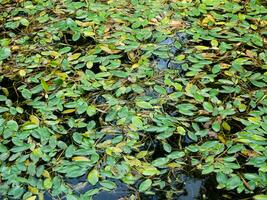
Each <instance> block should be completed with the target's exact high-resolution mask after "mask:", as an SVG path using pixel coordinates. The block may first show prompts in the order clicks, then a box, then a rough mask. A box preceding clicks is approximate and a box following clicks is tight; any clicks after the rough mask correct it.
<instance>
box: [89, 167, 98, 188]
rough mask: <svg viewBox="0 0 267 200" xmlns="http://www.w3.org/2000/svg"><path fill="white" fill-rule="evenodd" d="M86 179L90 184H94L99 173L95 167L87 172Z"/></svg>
mask: <svg viewBox="0 0 267 200" xmlns="http://www.w3.org/2000/svg"><path fill="white" fill-rule="evenodd" d="M87 180H88V181H89V183H90V184H91V185H95V184H97V182H98V180H99V173H98V171H97V170H96V169H93V170H92V171H90V172H89V174H88V176H87Z"/></svg>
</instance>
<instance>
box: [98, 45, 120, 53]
mask: <svg viewBox="0 0 267 200" xmlns="http://www.w3.org/2000/svg"><path fill="white" fill-rule="evenodd" d="M99 47H100V49H102V50H103V51H105V52H106V53H108V54H116V53H119V52H120V50H116V49H110V48H109V46H108V45H107V44H102V45H100V46H99Z"/></svg>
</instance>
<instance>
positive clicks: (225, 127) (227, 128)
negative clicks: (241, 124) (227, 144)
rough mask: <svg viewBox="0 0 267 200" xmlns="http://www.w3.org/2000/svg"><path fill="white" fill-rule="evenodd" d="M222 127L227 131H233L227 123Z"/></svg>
mask: <svg viewBox="0 0 267 200" xmlns="http://www.w3.org/2000/svg"><path fill="white" fill-rule="evenodd" d="M222 127H223V128H224V129H225V130H227V131H230V130H231V126H230V125H229V124H228V123H227V122H226V121H224V122H223V123H222Z"/></svg>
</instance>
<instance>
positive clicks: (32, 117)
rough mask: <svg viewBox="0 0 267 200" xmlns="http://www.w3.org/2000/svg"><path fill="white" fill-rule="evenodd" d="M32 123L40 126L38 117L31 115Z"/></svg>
mask: <svg viewBox="0 0 267 200" xmlns="http://www.w3.org/2000/svg"><path fill="white" fill-rule="evenodd" d="M30 121H31V122H32V123H34V124H37V125H39V124H40V121H39V119H38V117H36V116H35V115H30Z"/></svg>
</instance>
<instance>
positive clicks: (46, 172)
mask: <svg viewBox="0 0 267 200" xmlns="http://www.w3.org/2000/svg"><path fill="white" fill-rule="evenodd" d="M42 175H43V177H45V178H50V174H49V172H48V171H47V170H44V171H43V173H42Z"/></svg>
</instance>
